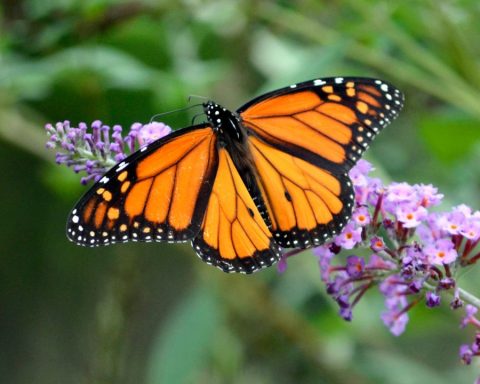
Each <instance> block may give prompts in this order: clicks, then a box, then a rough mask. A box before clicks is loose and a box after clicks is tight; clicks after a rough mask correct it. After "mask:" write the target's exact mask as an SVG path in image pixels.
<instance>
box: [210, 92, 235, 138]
mask: <svg viewBox="0 0 480 384" xmlns="http://www.w3.org/2000/svg"><path fill="white" fill-rule="evenodd" d="M203 110H204V111H205V114H206V115H207V119H208V122H209V123H210V124H211V125H212V127H213V129H214V130H215V131H217V132H218V133H220V134H221V135H222V136H224V135H228V136H229V137H230V138H233V139H235V140H241V138H242V132H241V129H240V121H239V119H238V116H237V115H235V114H234V113H232V112H230V111H229V110H228V109H226V108H224V107H222V106H221V105H219V104H217V103H215V102H213V101H208V102H206V103H203Z"/></svg>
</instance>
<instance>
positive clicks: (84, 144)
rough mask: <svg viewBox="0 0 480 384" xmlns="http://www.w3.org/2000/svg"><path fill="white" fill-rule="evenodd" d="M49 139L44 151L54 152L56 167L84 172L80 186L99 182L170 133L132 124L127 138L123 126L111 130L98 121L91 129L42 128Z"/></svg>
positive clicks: (152, 125)
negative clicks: (112, 170) (114, 167)
mask: <svg viewBox="0 0 480 384" xmlns="http://www.w3.org/2000/svg"><path fill="white" fill-rule="evenodd" d="M45 130H46V131H47V135H48V136H49V139H48V142H47V145H46V146H47V148H49V149H57V150H58V152H57V154H56V162H57V164H65V165H67V166H68V167H72V169H73V170H74V172H76V173H79V172H85V173H86V176H84V177H82V178H81V182H82V184H87V183H88V182H89V181H91V180H94V181H98V180H99V179H100V178H101V177H102V175H103V174H104V173H105V172H106V171H108V170H109V169H110V168H111V167H112V166H114V165H115V164H116V163H118V162H119V161H121V160H123V159H124V158H125V157H127V156H128V155H129V154H131V153H133V152H134V151H136V150H137V149H138V148H140V147H142V146H143V145H147V144H149V143H151V142H152V141H155V140H157V139H159V138H161V137H163V136H166V135H168V134H169V133H170V132H171V131H172V130H171V128H170V127H169V126H168V125H165V124H163V123H158V122H152V123H149V124H145V125H142V124H140V123H134V124H132V126H131V127H130V130H129V131H128V133H127V134H126V135H123V134H122V131H123V130H122V127H121V126H120V125H114V126H113V127H112V128H110V127H109V126H108V125H105V124H103V123H102V122H101V121H100V120H96V121H94V122H93V123H92V124H91V125H90V127H88V126H87V124H85V123H80V124H78V127H72V126H71V125H70V122H69V121H64V122H59V123H56V124H55V125H52V124H47V125H46V126H45Z"/></svg>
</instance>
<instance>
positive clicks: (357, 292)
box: [314, 160, 480, 363]
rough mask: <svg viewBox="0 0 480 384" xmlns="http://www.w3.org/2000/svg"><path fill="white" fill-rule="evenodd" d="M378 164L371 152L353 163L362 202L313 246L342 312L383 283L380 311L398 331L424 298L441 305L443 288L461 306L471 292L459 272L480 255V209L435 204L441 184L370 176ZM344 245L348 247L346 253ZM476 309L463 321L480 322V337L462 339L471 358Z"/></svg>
mask: <svg viewBox="0 0 480 384" xmlns="http://www.w3.org/2000/svg"><path fill="white" fill-rule="evenodd" d="M372 169H373V168H372V166H371V165H370V164H369V163H368V162H367V161H365V160H360V161H359V162H358V163H357V165H356V166H355V167H353V168H352V170H351V171H350V178H351V179H352V181H353V186H354V190H355V202H356V206H355V208H354V211H353V213H352V219H351V220H350V222H349V223H348V224H347V225H346V226H345V228H344V229H343V231H342V232H341V233H340V234H338V235H337V236H336V237H335V238H334V239H333V240H331V241H330V242H328V243H326V244H324V245H322V246H320V247H317V248H316V249H315V250H314V253H315V255H316V256H317V257H318V260H319V265H320V270H321V279H322V281H323V282H324V283H325V284H326V287H327V293H328V294H329V295H330V296H332V298H333V299H334V300H335V301H336V302H337V304H338V306H339V314H340V316H341V317H343V318H344V319H345V320H348V321H350V320H352V317H353V309H354V307H355V306H356V305H357V304H358V302H359V301H360V299H361V298H362V296H363V295H364V294H365V293H366V292H367V291H368V290H370V289H372V288H374V287H377V289H378V290H379V291H380V292H381V293H382V294H383V296H384V298H385V310H384V311H383V313H382V314H381V319H382V321H383V323H384V324H385V325H386V326H387V328H388V329H389V330H390V332H391V333H392V334H393V335H395V336H399V335H400V334H402V333H403V332H404V331H405V329H406V326H407V323H408V321H409V315H408V312H409V311H410V310H412V308H414V307H415V306H416V305H418V304H419V303H422V302H423V303H425V305H426V306H427V307H429V308H435V307H438V306H440V305H441V303H442V296H443V295H444V294H449V295H450V296H451V297H452V298H451V301H450V308H452V309H457V308H460V307H461V306H463V304H464V300H467V299H468V297H466V296H462V290H460V289H459V287H458V282H457V280H456V276H457V274H458V272H459V271H460V269H461V268H463V267H466V266H468V265H470V264H474V263H475V262H477V261H478V260H479V259H480V250H479V248H480V247H479V243H480V212H479V211H475V212H473V211H472V209H471V208H470V207H468V206H466V205H460V206H458V207H454V208H452V209H451V210H450V211H447V212H438V211H437V212H431V208H432V207H435V206H437V205H439V204H440V203H441V201H442V198H443V195H442V194H440V193H438V190H437V189H436V188H435V187H433V186H432V185H425V184H418V185H409V184H407V183H392V184H390V185H383V183H382V182H381V180H379V179H377V178H372V177H370V176H369V173H370V172H371V171H372ZM357 248H365V249H367V250H369V251H370V252H373V253H371V255H370V256H369V257H360V256H359V255H352V254H351V252H352V250H355V249H357ZM344 250H348V251H349V256H347V257H346V258H344V256H343V253H344V252H342V251H344ZM362 254H365V253H364V252H363V253H362ZM467 302H468V300H467ZM478 307H480V304H479V305H478ZM477 310H478V308H477V306H473V305H471V304H469V305H467V306H466V316H465V318H464V319H463V321H462V326H466V325H473V326H474V327H475V328H477V330H478V334H477V335H478V337H477V338H476V339H478V340H479V341H478V343H477V341H476V342H475V343H473V344H471V345H464V346H462V348H461V351H460V355H461V358H462V359H463V361H464V362H465V363H469V362H470V361H471V360H472V358H473V357H474V356H477V355H480V352H479V351H480V320H478V319H477V318H476V313H477Z"/></svg>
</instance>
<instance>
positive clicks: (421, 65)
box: [0, 0, 480, 383]
mask: <svg viewBox="0 0 480 384" xmlns="http://www.w3.org/2000/svg"><path fill="white" fill-rule="evenodd" d="M0 15H1V16H0V17H2V24H1V27H0V28H1V29H2V33H0V116H2V118H1V119H0V147H1V150H0V169H1V175H2V177H3V178H2V181H3V182H2V188H0V205H1V209H0V211H1V212H2V217H3V218H4V226H2V231H0V244H1V245H0V265H1V267H0V271H1V273H2V276H1V280H0V281H1V285H0V306H1V313H2V316H1V317H0V323H1V324H2V327H1V328H0V338H1V341H2V342H1V344H2V359H1V363H0V364H1V365H0V373H1V374H2V379H3V381H5V382H9V383H23V382H36V383H51V382H66V381H68V382H73V383H77V382H78V383H80V382H112V383H130V382H132V383H138V382H147V383H153V382H160V380H162V378H163V380H164V381H165V380H169V379H168V378H172V377H176V378H178V380H179V381H182V382H200V383H201V382H209V383H210V382H234V383H244V382H245V383H246V382H265V383H270V382H272V383H273V382H275V383H278V382H280V383H281V382H285V383H287V382H302V383H303V382H305V383H310V382H312V383H313V382H315V383H318V382H325V383H344V382H368V383H383V382H392V383H417V382H418V383H424V382H439V383H442V382H445V383H449V382H471V381H472V380H473V378H474V377H475V376H476V374H478V372H475V367H462V366H461V365H460V363H459V359H458V349H457V348H458V345H460V344H461V343H465V342H468V341H470V339H469V338H466V336H465V331H463V332H461V331H460V330H459V331H458V332H457V331H456V330H455V328H456V324H458V323H459V321H460V315H459V314H458V313H456V312H452V311H450V310H448V308H447V305H444V304H443V303H442V306H441V307H440V309H439V310H436V311H435V312H436V313H435V314H434V313H433V312H432V311H429V309H428V308H422V307H420V306H417V307H415V308H413V309H412V310H411V311H410V312H409V315H410V316H411V323H410V325H409V327H408V329H407V331H406V332H405V334H404V335H402V337H401V338H395V337H393V336H391V335H390V334H389V332H388V330H384V329H383V328H382V327H381V320H380V319H379V316H378V315H379V313H380V312H381V311H382V309H381V308H382V302H383V298H382V297H381V296H380V295H378V296H376V295H369V296H366V297H364V298H363V299H362V302H361V303H359V304H358V305H357V306H356V307H355V321H354V322H352V323H345V322H343V321H342V320H341V319H339V318H338V316H337V314H336V312H337V308H336V304H335V303H334V302H333V301H332V300H331V299H330V298H329V297H328V296H327V295H326V293H325V291H324V289H323V287H322V285H321V282H320V276H319V272H318V268H317V266H316V260H315V258H314V257H313V256H312V255H310V256H309V255H308V253H307V254H304V255H302V256H298V257H295V258H292V260H291V261H290V260H289V268H288V270H287V271H286V272H285V273H284V274H283V275H278V274H277V272H276V270H275V269H274V268H270V269H269V270H267V271H264V272H261V273H259V274H255V275H253V276H249V277H244V276H230V275H228V276H226V275H224V274H222V273H221V272H219V271H217V270H215V269H213V268H211V267H208V266H207V265H203V263H200V262H199V261H198V260H197V259H196V258H195V257H194V256H193V252H192V251H191V250H190V249H189V248H188V247H184V246H177V245H163V244H146V245H142V246H139V245H124V246H114V247H109V248H105V249H96V250H86V249H82V248H77V247H75V246H74V245H72V244H69V243H68V242H67V240H66V239H65V235H64V222H65V218H66V216H67V213H68V211H69V209H70V208H71V206H72V205H73V203H74V201H75V199H76V198H78V196H80V194H81V192H82V191H83V187H82V186H80V185H79V183H78V178H75V177H74V178H72V177H71V176H70V175H69V174H66V173H64V172H62V171H61V170H60V168H56V167H55V166H54V165H52V163H53V162H52V158H50V157H49V154H48V152H47V151H45V150H44V145H45V138H44V133H43V126H44V124H45V123H46V122H48V121H63V120H65V119H69V120H71V121H72V124H73V125H74V126H77V124H78V123H79V122H80V121H86V122H91V121H93V120H95V119H101V120H102V121H103V122H104V123H105V124H107V125H110V126H113V124H121V125H123V126H131V124H132V123H134V122H137V121H140V122H143V123H148V122H149V121H150V119H151V117H152V116H154V115H155V114H157V113H162V112H165V111H169V110H173V109H177V108H180V107H183V106H185V105H186V104H187V102H186V99H187V96H188V95H190V94H199V95H204V96H208V97H210V98H213V99H215V100H218V101H219V102H221V103H222V104H225V105H226V106H228V107H230V108H232V109H233V108H235V107H236V106H238V105H240V104H241V103H242V102H244V101H245V100H248V99H250V98H252V97H253V96H254V95H256V94H259V93H261V92H262V91H266V90H270V89H273V88H275V87H279V86H284V85H286V84H291V83H294V82H298V81H302V80H307V79H310V78H315V77H319V76H321V77H325V76H335V75H363V76H376V77H379V78H384V79H385V80H388V81H390V82H392V83H393V84H395V85H396V86H397V87H398V88H400V89H401V90H402V91H403V92H404V93H405V94H406V96H407V104H406V107H405V109H404V111H403V112H402V115H401V117H400V118H399V119H398V120H397V121H396V122H395V123H394V124H393V125H392V126H391V127H389V128H388V129H387V130H386V131H385V132H384V133H383V134H382V135H380V137H379V138H378V139H377V140H376V141H375V142H374V143H373V145H372V148H371V150H370V151H369V152H368V157H369V159H370V160H371V162H372V163H373V164H374V165H375V167H376V168H377V169H378V174H380V175H381V177H382V178H383V179H388V178H391V179H393V180H396V181H404V180H405V181H408V182H409V183H411V184H414V183H427V184H428V183H432V184H435V185H436V186H438V187H439V190H440V192H441V193H443V194H444V195H445V196H446V199H447V200H448V201H444V205H445V207H449V206H452V205H458V204H460V203H462V202H465V203H468V204H469V205H470V206H472V207H473V208H474V209H478V208H479V206H480V197H479V194H478V186H479V185H480V173H479V172H478V163H479V161H480V130H479V129H478V123H479V120H480V75H479V74H480V68H479V66H478V63H479V62H480V58H479V52H480V47H479V44H480V42H479V40H478V39H477V38H476V37H477V36H478V35H479V34H480V26H479V24H478V19H479V17H480V8H479V5H478V2H476V1H475V0H440V1H433V0H426V1H422V2H411V1H408V2H407V1H401V0H393V1H377V0H341V1H336V2H332V1H326V0H306V1H301V2H286V1H267V0H266V1H253V0H243V1H237V2H222V1H219V0H204V1H200V0H182V1H179V2H167V1H160V0H142V1H127V0H123V1H122V0H88V1H75V0H50V1H48V2H45V1H41V0H23V1H12V0H8V1H5V2H3V3H2V5H1V6H0ZM192 117H193V116H192V115H190V114H189V113H187V112H179V113H174V114H170V115H167V116H165V119H163V118H162V120H164V121H165V122H166V123H168V125H170V126H172V127H175V128H178V127H182V126H185V125H188V124H190V122H191V119H192ZM45 160H47V161H45ZM477 273H478V271H477V270H473V271H472V272H470V273H467V274H465V275H464V276H462V277H461V283H462V287H464V288H465V289H468V290H469V291H470V292H473V293H474V294H477V296H478V294H479V293H480V291H479V288H478V284H477V281H478V279H477V278H476V274H477ZM172 380H173V379H172ZM175 380H176V379H175Z"/></svg>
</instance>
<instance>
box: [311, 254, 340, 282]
mask: <svg viewBox="0 0 480 384" xmlns="http://www.w3.org/2000/svg"><path fill="white" fill-rule="evenodd" d="M313 253H314V254H315V256H317V258H318V264H319V266H320V275H321V278H322V281H323V282H325V283H326V282H328V281H329V280H330V262H331V261H332V259H333V257H334V256H335V254H334V253H333V252H332V251H331V250H330V247H328V246H325V245H322V246H320V247H317V248H315V249H314V250H313Z"/></svg>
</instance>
